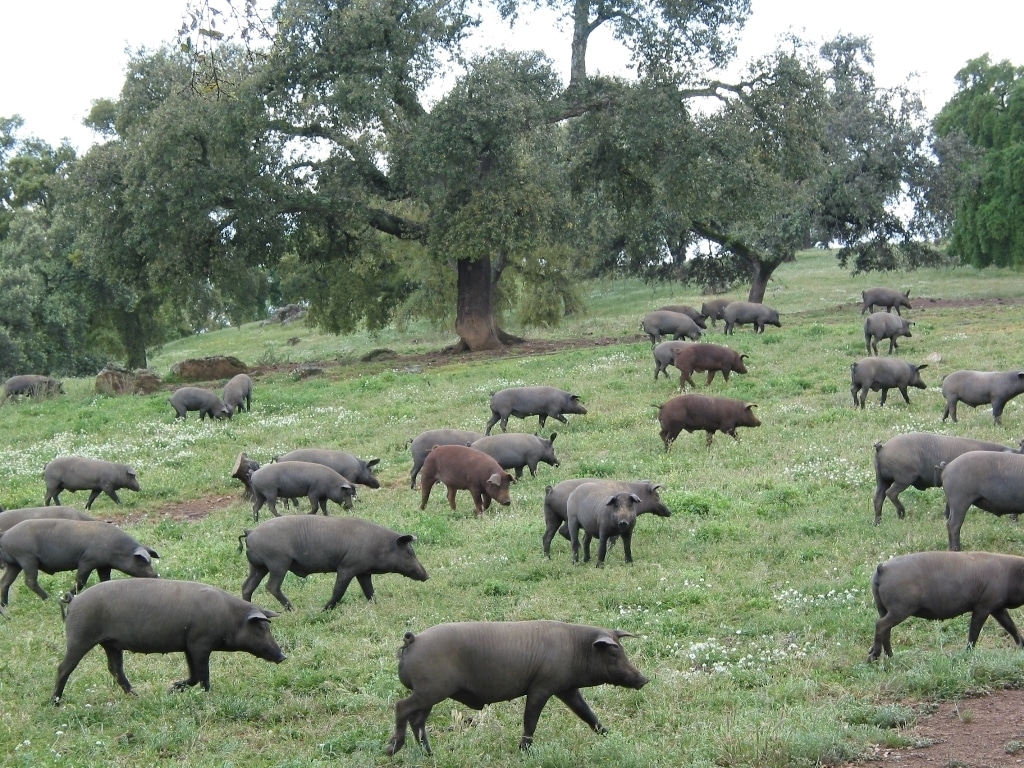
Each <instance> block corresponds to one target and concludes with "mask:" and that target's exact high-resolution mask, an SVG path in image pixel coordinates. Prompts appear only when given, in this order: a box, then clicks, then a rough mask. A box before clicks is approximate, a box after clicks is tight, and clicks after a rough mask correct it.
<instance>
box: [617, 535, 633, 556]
mask: <svg viewBox="0 0 1024 768" xmlns="http://www.w3.org/2000/svg"><path fill="white" fill-rule="evenodd" d="M621 538H622V553H623V554H624V555H625V556H626V562H627V563H632V562H633V549H632V546H631V545H632V543H633V532H632V531H627V532H626V533H624V534H622V536H621ZM614 541H615V539H612V542H613V543H614Z"/></svg>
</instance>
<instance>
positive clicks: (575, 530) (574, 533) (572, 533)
mask: <svg viewBox="0 0 1024 768" xmlns="http://www.w3.org/2000/svg"><path fill="white" fill-rule="evenodd" d="M579 536H580V521H579V520H576V519H573V518H570V519H569V541H571V542H572V562H573V565H575V564H576V563H578V562H579V560H580V538H579Z"/></svg>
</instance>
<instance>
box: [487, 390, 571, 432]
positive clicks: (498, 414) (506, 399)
mask: <svg viewBox="0 0 1024 768" xmlns="http://www.w3.org/2000/svg"><path fill="white" fill-rule="evenodd" d="M566 413H578V414H580V415H584V416H585V415H586V413H587V409H586V408H584V407H583V403H581V402H580V398H579V395H574V394H572V393H571V392H565V391H564V390H561V389H555V388H554V387H509V388H508V389H502V390H499V391H498V392H495V393H494V394H492V395H491V420H490V421H488V422H487V429H485V430H484V434H485V435H489V434H491V427H493V426H494V425H495V424H497V423H498V420H499V419H500V420H501V431H502V432H507V431H508V429H507V427H508V417H509V416H515V417H516V418H517V419H525V418H526V417H527V416H539V417H540V428H541V429H544V423H545V422H546V421H547V419H548V416H550V417H551V418H553V419H558V420H559V421H560V422H562V423H563V424H568V423H569V421H568V419H566V418H565V415H564V414H566Z"/></svg>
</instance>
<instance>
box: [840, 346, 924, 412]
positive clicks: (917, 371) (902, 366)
mask: <svg viewBox="0 0 1024 768" xmlns="http://www.w3.org/2000/svg"><path fill="white" fill-rule="evenodd" d="M927 367H928V364H927V363H925V364H924V365H911V364H910V363H906V362H904V361H902V360H896V359H895V358H889V357H865V358H863V359H862V360H859V361H858V362H856V363H854V364H853V365H851V366H850V380H851V384H850V394H851V395H853V406H854V407H855V408H856V407H857V405H858V404H859V405H860V407H861V409H862V410H863V408H864V402H865V401H866V400H867V398H868V390H869V389H870V390H872V391H874V392H877V391H878V390H882V398H881V399H880V400H879V401H878V405H879V407H881V406H883V405H885V398H886V397H888V395H889V390H890V389H898V390H899V391H900V394H901V395H903V399H904V400H906V401H907V405H910V397H909V395H907V387H916V388H917V389H926V388H927V386H926V385H925V383H924V381H923V380H922V379H921V371H923V370H924V369H925V368H927ZM858 391H860V399H859V400H858V398H857V392H858Z"/></svg>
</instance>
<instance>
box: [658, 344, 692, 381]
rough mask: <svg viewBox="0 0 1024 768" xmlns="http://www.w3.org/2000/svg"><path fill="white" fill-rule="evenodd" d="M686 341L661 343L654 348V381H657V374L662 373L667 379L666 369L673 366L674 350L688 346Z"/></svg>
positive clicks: (674, 359) (674, 360)
mask: <svg viewBox="0 0 1024 768" xmlns="http://www.w3.org/2000/svg"><path fill="white" fill-rule="evenodd" d="M689 345H690V342H688V341H663V342H661V343H660V344H656V345H655V347H654V380H655V381H657V380H658V374H659V373H664V374H665V378H666V379H667V378H668V367H669V366H670V365H675V362H676V350H678V349H683V348H684V347H686V346H689Z"/></svg>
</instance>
